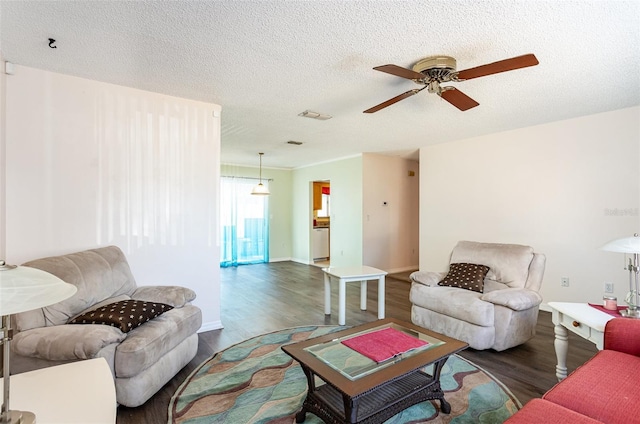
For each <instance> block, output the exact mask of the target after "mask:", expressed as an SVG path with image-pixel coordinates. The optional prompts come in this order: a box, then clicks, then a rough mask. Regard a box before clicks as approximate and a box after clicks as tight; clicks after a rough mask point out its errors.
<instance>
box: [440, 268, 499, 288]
mask: <svg viewBox="0 0 640 424" xmlns="http://www.w3.org/2000/svg"><path fill="white" fill-rule="evenodd" d="M487 272H489V267H488V266H486V265H478V264H468V263H455V264H450V265H449V272H448V273H447V275H446V276H445V277H444V279H443V280H442V281H440V282H439V283H438V285H439V286H449V287H459V288H461V289H466V290H471V291H476V292H480V293H482V292H483V290H484V277H485V276H486V275H487Z"/></svg>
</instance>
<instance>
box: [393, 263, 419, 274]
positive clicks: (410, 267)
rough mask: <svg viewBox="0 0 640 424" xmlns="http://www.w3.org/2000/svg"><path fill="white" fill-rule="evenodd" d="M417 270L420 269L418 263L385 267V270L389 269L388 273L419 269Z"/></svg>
mask: <svg viewBox="0 0 640 424" xmlns="http://www.w3.org/2000/svg"><path fill="white" fill-rule="evenodd" d="M417 270H418V265H412V266H403V267H401V268H391V269H385V271H387V273H388V274H395V273H396V272H406V271H417Z"/></svg>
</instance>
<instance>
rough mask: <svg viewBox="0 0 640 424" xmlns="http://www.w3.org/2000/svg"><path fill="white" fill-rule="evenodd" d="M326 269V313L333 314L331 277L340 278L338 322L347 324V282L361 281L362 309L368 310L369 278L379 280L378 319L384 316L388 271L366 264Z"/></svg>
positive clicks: (324, 269)
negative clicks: (385, 277) (385, 281)
mask: <svg viewBox="0 0 640 424" xmlns="http://www.w3.org/2000/svg"><path fill="white" fill-rule="evenodd" d="M322 270H323V271H324V313H325V315H331V277H335V278H337V279H338V281H339V282H338V285H339V287H338V324H340V325H344V324H345V314H346V283H351V282H354V281H359V282H360V309H362V310H363V311H366V310H367V280H374V279H375V280H378V319H383V318H384V276H385V275H387V272H386V271H383V270H381V269H377V268H373V267H370V266H365V265H358V266H346V267H328V268H322Z"/></svg>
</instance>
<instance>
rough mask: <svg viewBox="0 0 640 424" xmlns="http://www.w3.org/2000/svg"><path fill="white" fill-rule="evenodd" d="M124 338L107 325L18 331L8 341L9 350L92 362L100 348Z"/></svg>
mask: <svg viewBox="0 0 640 424" xmlns="http://www.w3.org/2000/svg"><path fill="white" fill-rule="evenodd" d="M126 337H127V335H126V334H124V333H123V332H122V331H120V329H118V328H115V327H111V326H109V325H101V324H62V325H54V326H51V327H38V328H32V329H31V330H26V331H21V332H19V333H18V334H16V335H15V336H14V337H13V340H12V341H11V350H12V351H13V352H14V353H16V354H18V355H22V356H28V357H35V358H40V359H47V360H49V361H70V360H79V359H91V358H94V357H95V356H96V354H97V353H98V352H100V350H102V348H104V347H106V346H108V345H110V344H112V343H120V342H121V341H123V340H124V339H125V338H126Z"/></svg>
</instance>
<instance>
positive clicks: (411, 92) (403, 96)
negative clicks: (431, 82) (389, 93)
mask: <svg viewBox="0 0 640 424" xmlns="http://www.w3.org/2000/svg"><path fill="white" fill-rule="evenodd" d="M422 90H423V89H422V88H420V89H418V88H415V89H413V90H409V91H406V92H404V93H402V94H400V95H399V96H396V97H394V98H392V99H389V100H387V101H386V102H382V103H380V104H379V105H377V106H374V107H372V108H369V109H367V110H365V111H363V112H362V113H373V112H377V111H379V110H380V109H384V108H385V107H387V106H391V105H392V104H394V103H397V102H399V101H400V100H403V99H406V98H407V97H411V96H413V95H414V94H417V93H419V92H420V91H422Z"/></svg>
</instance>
